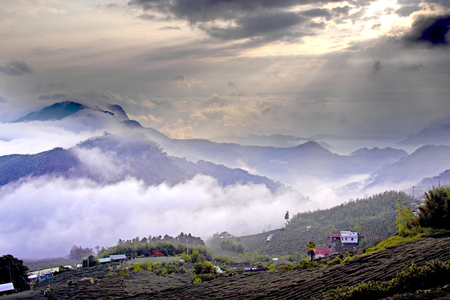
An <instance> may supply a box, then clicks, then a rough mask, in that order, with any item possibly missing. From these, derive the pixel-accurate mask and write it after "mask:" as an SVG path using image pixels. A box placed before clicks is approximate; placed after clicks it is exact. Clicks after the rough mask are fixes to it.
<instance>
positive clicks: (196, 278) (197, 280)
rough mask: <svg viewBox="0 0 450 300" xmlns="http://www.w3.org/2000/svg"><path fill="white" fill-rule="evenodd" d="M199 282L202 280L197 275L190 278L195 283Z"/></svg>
mask: <svg viewBox="0 0 450 300" xmlns="http://www.w3.org/2000/svg"><path fill="white" fill-rule="evenodd" d="M201 282H202V280H201V279H200V278H198V277H194V279H192V283H193V284H197V283H201Z"/></svg>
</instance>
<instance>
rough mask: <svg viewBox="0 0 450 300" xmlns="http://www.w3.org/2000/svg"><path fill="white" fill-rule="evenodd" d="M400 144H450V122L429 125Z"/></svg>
mask: <svg viewBox="0 0 450 300" xmlns="http://www.w3.org/2000/svg"><path fill="white" fill-rule="evenodd" d="M399 144H400V145H407V146H422V145H450V124H438V125H432V126H429V127H427V128H425V129H423V130H422V131H420V132H418V133H416V134H413V135H411V136H410V137H408V138H407V139H405V140H404V141H402V142H400V143H399Z"/></svg>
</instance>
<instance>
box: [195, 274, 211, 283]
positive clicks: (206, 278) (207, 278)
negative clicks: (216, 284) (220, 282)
mask: <svg viewBox="0 0 450 300" xmlns="http://www.w3.org/2000/svg"><path fill="white" fill-rule="evenodd" d="M195 278H199V279H200V280H201V282H206V281H210V280H213V279H215V278H216V276H215V275H214V274H200V275H197V276H195V277H194V280H195Z"/></svg>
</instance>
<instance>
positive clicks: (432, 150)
mask: <svg viewBox="0 0 450 300" xmlns="http://www.w3.org/2000/svg"><path fill="white" fill-rule="evenodd" d="M449 167H450V146H434V145H429V146H423V147H421V148H419V149H417V150H416V151H414V152H413V153H412V154H410V155H408V156H404V157H402V158H401V159H400V160H399V161H397V162H395V163H393V164H390V165H385V166H383V167H381V168H380V169H379V170H377V171H376V172H374V173H373V174H372V178H373V181H372V182H371V184H369V185H368V186H369V187H370V186H375V185H385V184H391V183H401V182H410V183H411V186H412V185H414V184H416V183H417V182H419V181H420V180H422V179H423V178H426V177H430V176H435V175H436V174H439V173H441V172H444V171H445V170H447V169H448V168H449Z"/></svg>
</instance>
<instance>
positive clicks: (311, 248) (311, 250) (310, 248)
mask: <svg viewBox="0 0 450 300" xmlns="http://www.w3.org/2000/svg"><path fill="white" fill-rule="evenodd" d="M306 249H308V251H309V254H310V255H311V261H313V260H314V251H315V250H316V244H315V243H314V242H313V241H309V242H308V244H307V245H306Z"/></svg>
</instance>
